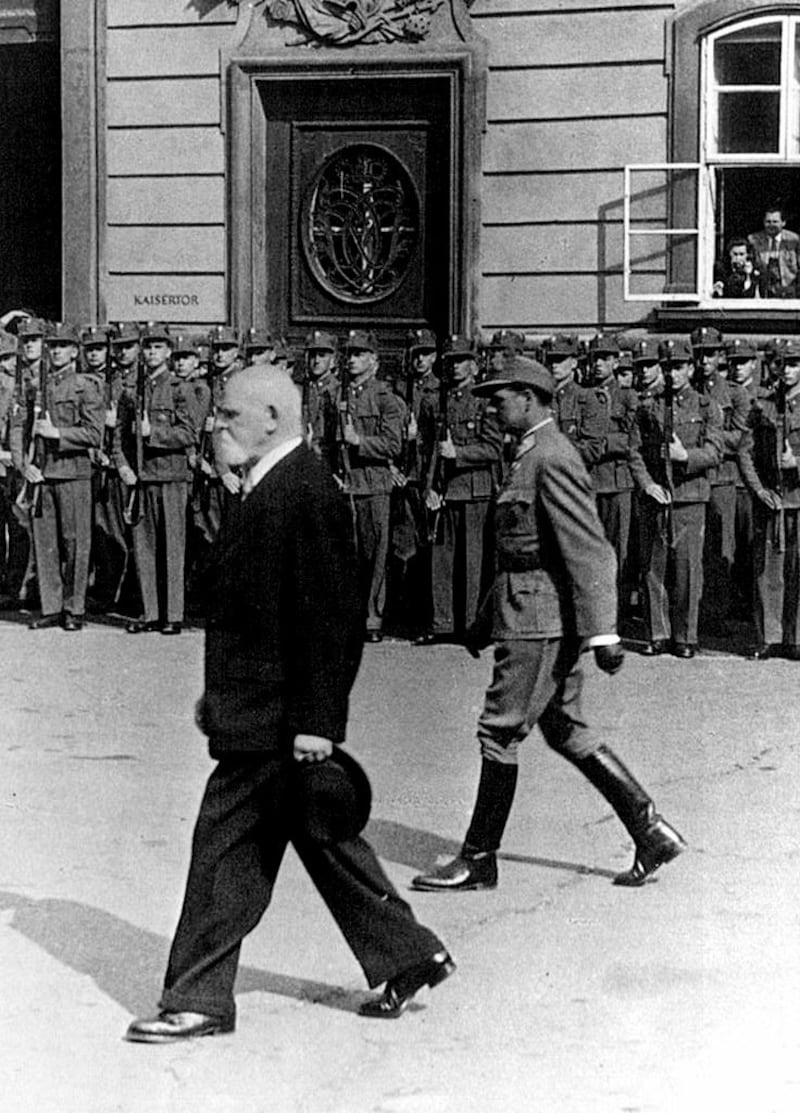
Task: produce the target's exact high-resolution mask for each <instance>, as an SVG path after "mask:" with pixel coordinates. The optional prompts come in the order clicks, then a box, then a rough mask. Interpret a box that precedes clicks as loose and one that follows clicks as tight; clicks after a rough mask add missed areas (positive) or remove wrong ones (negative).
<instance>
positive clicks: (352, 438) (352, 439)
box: [344, 418, 361, 448]
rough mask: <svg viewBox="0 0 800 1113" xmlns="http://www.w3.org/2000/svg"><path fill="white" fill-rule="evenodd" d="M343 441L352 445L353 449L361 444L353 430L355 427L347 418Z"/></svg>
mask: <svg viewBox="0 0 800 1113" xmlns="http://www.w3.org/2000/svg"><path fill="white" fill-rule="evenodd" d="M344 439H345V440H346V441H347V443H348V444H352V445H353V447H354V448H357V447H358V446H359V445H360V444H361V437H359V435H358V433H357V432H356V430H355V426H354V425H353V423H352V421H351V420H350V419H349V418H348V419H347V421H346V422H345V423H344Z"/></svg>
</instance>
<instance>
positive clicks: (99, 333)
mask: <svg viewBox="0 0 800 1113" xmlns="http://www.w3.org/2000/svg"><path fill="white" fill-rule="evenodd" d="M110 331H111V330H110V329H109V327H108V325H84V326H83V328H82V329H81V344H108V339H109V335H110Z"/></svg>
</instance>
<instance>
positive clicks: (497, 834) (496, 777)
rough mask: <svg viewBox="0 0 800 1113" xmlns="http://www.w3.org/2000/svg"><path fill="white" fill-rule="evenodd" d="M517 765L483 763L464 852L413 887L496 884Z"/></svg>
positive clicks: (485, 886) (419, 878)
mask: <svg viewBox="0 0 800 1113" xmlns="http://www.w3.org/2000/svg"><path fill="white" fill-rule="evenodd" d="M517 771H518V766H517V765H508V764H504V763H502V762H499V761H487V760H486V759H485V758H484V760H483V763H482V765H481V779H480V782H479V784H478V795H477V798H476V800H475V807H474V808H473V811H472V819H471V821H470V825H469V829H468V831H467V834H466V837H465V839H464V845H463V846H462V847H461V852H460V853H459V854H457V855H456V857H455V858H453V859H451V860H450V861H449V862H446V863H445V864H444V865H443V866H437V867H436V868H435V869H432V870H431V871H430V873H421V874H419V875H418V876H417V877H415V878H414V880H413V881H412V882H411V885H412V887H413V888H414V889H425V890H432V891H433V890H435V891H440V890H449V891H453V890H457V891H463V890H465V889H494V888H496V887H497V853H496V851H497V849H498V847H499V846H500V842H501V840H502V838H503V832H504V831H505V828H506V823H507V822H508V816H509V812H510V811H511V805H512V803H513V802H514V793H515V791H516V788H517Z"/></svg>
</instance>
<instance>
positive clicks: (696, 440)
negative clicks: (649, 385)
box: [630, 386, 722, 503]
mask: <svg viewBox="0 0 800 1113" xmlns="http://www.w3.org/2000/svg"><path fill="white" fill-rule="evenodd" d="M664 410H665V404H664V395H663V393H661V394H658V395H652V394H647V395H645V396H644V397H643V398H642V399H641V401H640V402H639V406H638V408H637V410H636V420H635V422H634V425H633V429H632V430H631V452H630V463H631V474H632V475H633V479H634V482H635V484H636V486H637V487H639V488H640V489H641V490H644V489H645V488H646V487H647V486H648V485H649V484H650V483H657V484H658V485H659V486H661V487H666V486H667V473H666V468H665V456H666V446H665V440H664ZM672 412H673V429H674V432H675V435H676V436H677V437H678V438H679V440H680V441H681V443H682V444H683V446H684V448H685V449H686V451H687V453H688V459H687V460H686V461H685V462H684V463H678V462H677V461H673V463H672V497H673V502H675V503H686V502H708V500H709V498H710V497H711V485H710V483H709V479H708V475H709V472H710V471H711V470H712V469H713V468H714V467H716V465H717V464H718V463H719V462H720V460H721V459H722V413H721V411H720V408H719V406H718V405H717V404H716V402H714V401H713V399H711V398H709V397H708V396H707V395H705V394H698V393H697V391H696V390H695V389H694V388H693V387H690V386H686V387H684V389H683V390H682V391H680V392H679V393H677V394H676V395H675V398H674V401H673V410H672Z"/></svg>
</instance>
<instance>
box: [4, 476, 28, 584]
mask: <svg viewBox="0 0 800 1113" xmlns="http://www.w3.org/2000/svg"><path fill="white" fill-rule="evenodd" d="M16 496H17V488H16V481H15V477H14V476H13V475H7V476H5V478H0V562H2V563H1V564H0V576H2V584H0V590H1V591H4V592H6V593H7V594H8V595H12V596H13V597H14V598H19V592H20V588H21V587H22V582H23V580H24V579H25V569H26V567H27V565H28V554H29V552H30V547H31V543H30V533H29V532H28V530H27V529H26V528H25V526H23V525H22V523H21V522H20V520H19V518H18V517H17V515H16V514H15V513H14V499H15V498H16Z"/></svg>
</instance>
